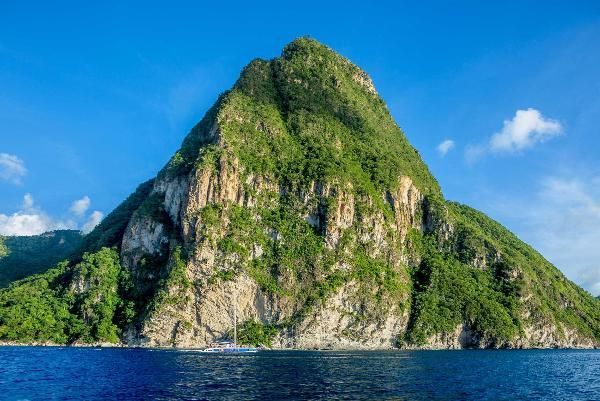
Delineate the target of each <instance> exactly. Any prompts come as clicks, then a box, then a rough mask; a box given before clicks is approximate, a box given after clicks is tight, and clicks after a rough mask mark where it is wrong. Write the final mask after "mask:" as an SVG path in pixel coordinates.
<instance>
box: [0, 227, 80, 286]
mask: <svg viewBox="0 0 600 401" xmlns="http://www.w3.org/2000/svg"><path fill="white" fill-rule="evenodd" d="M81 241H82V235H81V233H80V232H79V231H75V230H57V231H51V232H47V233H44V234H41V235H33V236H21V237H5V238H2V237H0V288H2V287H6V286H8V285H9V284H10V283H12V282H13V281H16V280H20V279H22V278H24V277H27V276H30V275H32V274H37V273H42V272H44V271H46V270H48V269H49V268H50V267H52V266H54V265H56V264H57V263H58V262H60V261H62V260H64V259H67V258H69V257H70V256H71V255H72V254H73V252H74V251H75V250H76V249H78V248H79V246H80V244H81Z"/></svg>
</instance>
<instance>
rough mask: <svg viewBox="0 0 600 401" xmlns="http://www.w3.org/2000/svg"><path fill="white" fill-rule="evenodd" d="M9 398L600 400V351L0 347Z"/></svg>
mask: <svg viewBox="0 0 600 401" xmlns="http://www.w3.org/2000/svg"><path fill="white" fill-rule="evenodd" d="M0 399H2V400H107V399H114V400H117V399H118V400H175V399H178V400H517V399H518V400H538V399H552V400H567V399H568V400H600V351H575V350H530V351H390V352H332V351H329V352H310V351H262V352H259V353H257V354H249V355H206V354H200V353H197V352H190V351H175V350H153V349H109V348H103V349H100V348H44V347H0Z"/></svg>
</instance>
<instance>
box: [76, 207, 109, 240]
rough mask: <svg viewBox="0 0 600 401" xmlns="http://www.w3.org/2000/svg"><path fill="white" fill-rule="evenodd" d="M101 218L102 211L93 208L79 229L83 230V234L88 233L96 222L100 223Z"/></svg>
mask: <svg viewBox="0 0 600 401" xmlns="http://www.w3.org/2000/svg"><path fill="white" fill-rule="evenodd" d="M103 218H104V213H102V212H99V211H98V210H94V212H92V214H90V217H89V218H88V220H87V221H86V223H85V224H84V225H83V227H82V229H81V230H82V231H83V233H84V234H87V233H89V232H90V231H92V230H93V229H94V228H96V226H97V225H98V224H100V222H101V221H102V219H103Z"/></svg>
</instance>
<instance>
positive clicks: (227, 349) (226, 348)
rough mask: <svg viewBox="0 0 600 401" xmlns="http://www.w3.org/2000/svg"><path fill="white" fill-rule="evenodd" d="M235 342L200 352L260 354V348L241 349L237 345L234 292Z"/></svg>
mask: <svg viewBox="0 0 600 401" xmlns="http://www.w3.org/2000/svg"><path fill="white" fill-rule="evenodd" d="M232 303H233V342H231V341H219V342H217V343H215V344H212V345H211V346H210V347H208V348H204V349H202V350H200V352H208V353H221V352H223V353H254V352H258V348H255V347H240V346H239V345H238V343H237V296H236V293H235V292H234V300H233V302H232Z"/></svg>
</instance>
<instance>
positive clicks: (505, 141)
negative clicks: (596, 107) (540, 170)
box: [465, 108, 563, 163]
mask: <svg viewBox="0 0 600 401" xmlns="http://www.w3.org/2000/svg"><path fill="white" fill-rule="evenodd" d="M562 133H563V127H562V125H561V124H560V123H559V122H558V121H556V120H552V119H549V118H546V117H544V116H543V115H542V113H540V112H539V111H538V110H536V109H532V108H529V109H527V110H517V112H516V113H515V116H514V117H513V118H512V119H510V120H505V121H504V126H503V127H502V130H501V131H499V132H496V133H495V134H493V135H492V137H491V138H490V139H489V141H488V143H487V144H485V145H469V146H467V147H466V149H465V159H466V160H467V162H469V163H474V162H476V161H477V160H479V159H481V158H482V157H483V156H485V154H486V153H488V152H493V153H515V152H519V151H522V150H525V149H528V148H531V147H533V146H535V145H536V144H539V143H542V142H545V141H547V140H548V139H551V138H553V137H556V136H558V135H562Z"/></svg>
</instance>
